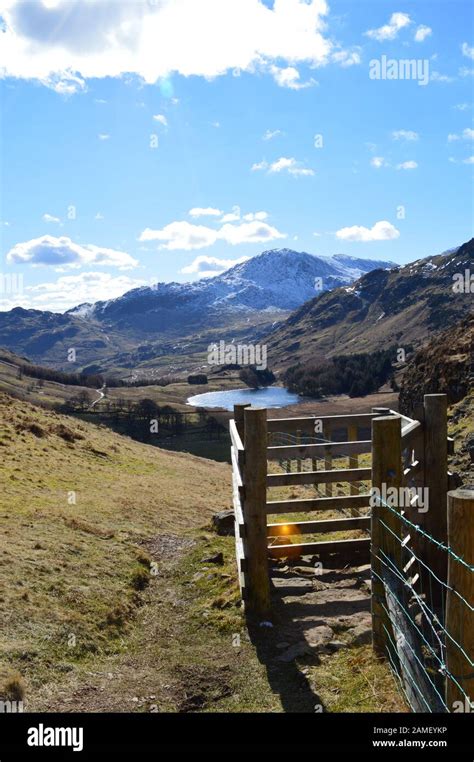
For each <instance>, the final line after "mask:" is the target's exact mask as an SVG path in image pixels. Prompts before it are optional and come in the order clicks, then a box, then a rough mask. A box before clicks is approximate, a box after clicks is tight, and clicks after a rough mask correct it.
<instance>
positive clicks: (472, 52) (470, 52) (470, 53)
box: [461, 42, 474, 61]
mask: <svg viewBox="0 0 474 762" xmlns="http://www.w3.org/2000/svg"><path fill="white" fill-rule="evenodd" d="M461 52H462V54H463V56H466V58H470V59H471V60H473V61H474V47H471V46H470V45H468V44H467V42H463V44H462V45H461Z"/></svg>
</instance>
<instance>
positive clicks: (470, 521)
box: [446, 489, 474, 712]
mask: <svg viewBox="0 0 474 762" xmlns="http://www.w3.org/2000/svg"><path fill="white" fill-rule="evenodd" d="M448 545H449V547H450V548H451V550H452V551H453V553H455V554H456V555H457V556H459V557H460V558H462V559H463V560H464V561H465V562H466V563H467V564H470V566H471V569H470V570H469V569H468V568H467V567H466V566H465V565H464V564H462V563H460V562H459V561H457V560H456V559H455V558H454V557H453V556H452V555H451V554H450V553H449V554H448V585H449V589H448V594H447V600H446V630H447V632H448V633H449V634H450V636H451V637H450V638H446V663H447V667H448V671H449V672H450V673H451V674H452V675H454V677H455V679H456V681H457V682H458V683H459V686H460V688H462V691H464V693H465V694H467V696H469V699H470V703H471V705H470V706H466V698H465V696H464V695H463V693H462V691H461V690H460V688H459V687H458V686H457V685H456V683H455V682H454V681H453V680H451V679H450V678H449V676H448V677H447V678H446V705H447V707H448V710H449V711H450V712H452V711H456V710H457V711H459V710H460V709H461V708H460V707H459V705H458V706H457V707H456V706H454V707H453V704H454V703H455V702H457V701H461V702H462V709H461V711H472V709H473V708H474V704H473V703H472V702H474V679H473V673H474V665H473V663H472V662H473V661H474V611H473V609H472V608H469V607H468V606H466V604H465V603H464V602H463V601H462V600H461V598H460V596H462V598H464V600H465V601H467V602H468V603H469V605H470V606H471V607H472V606H474V490H468V489H457V490H453V491H452V492H448ZM451 638H453V640H451ZM454 641H456V642H457V643H459V644H460V645H461V647H462V649H463V650H464V652H465V653H466V654H467V655H468V657H469V660H470V662H469V661H468V660H467V659H466V657H465V656H464V655H463V653H462V651H461V650H460V648H459V647H458V646H457V645H456V643H455V642H454Z"/></svg>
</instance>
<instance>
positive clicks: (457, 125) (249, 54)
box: [0, 0, 474, 311]
mask: <svg viewBox="0 0 474 762" xmlns="http://www.w3.org/2000/svg"><path fill="white" fill-rule="evenodd" d="M0 17H1V18H2V19H3V24H2V27H3V30H4V31H3V33H2V34H1V35H0V71H3V79H2V81H1V83H0V85H1V92H2V137H1V147H2V152H1V158H2V172H1V209H0V219H1V226H0V235H1V240H0V246H1V253H2V260H3V261H2V272H3V274H4V280H5V275H6V276H7V278H8V276H15V275H19V274H21V275H22V276H23V289H22V290H21V289H18V288H17V290H16V291H17V292H16V293H15V288H13V289H11V288H10V289H8V288H5V287H4V288H3V291H4V293H3V295H2V296H3V299H2V308H3V309H8V308H11V307H12V306H14V305H18V304H19V305H22V306H28V307H36V308H39V309H51V310H54V311H62V310H64V309H67V308H69V307H71V306H73V305H75V304H77V303H80V302H83V301H96V300H98V299H107V298H112V297H115V296H118V295H119V294H120V293H123V292H124V291H126V290H128V289H129V288H132V287H134V286H135V285H141V284H145V283H153V282H156V281H170V280H177V281H184V280H190V279H196V278H198V277H202V276H203V275H204V276H207V275H209V274H212V273H218V272H221V271H223V270H224V269H225V268H226V267H229V266H231V264H232V263H233V262H237V261H239V260H241V259H242V258H244V257H251V256H254V255H256V254H259V253H260V252H261V251H263V250H265V249H269V248H281V247H288V248H293V249H296V250H304V251H308V252H311V253H314V254H334V253H340V252H342V253H346V254H350V255H354V256H362V257H369V258H374V259H384V260H392V261H395V262H398V263H405V262H408V261H410V260H414V259H417V258H419V257H423V256H427V255H430V254H434V253H439V252H441V251H443V250H445V249H447V248H450V247H452V246H455V245H456V244H460V243H462V242H463V241H465V240H467V239H468V238H470V237H471V236H472V208H473V204H472V201H473V191H472V179H473V168H474V143H473V138H474V130H473V129H472V128H473V123H472V122H473V97H472V96H473V88H474V77H473V70H474V47H473V46H474V43H473V35H472V30H473V10H472V3H471V2H468V1H466V2H464V0H443V1H442V0H432V1H431V2H428V1H426V2H425V1H423V0H421V1H420V0H417V2H400V3H399V2H398V0H396V1H395V0H394V1H393V2H392V1H391V0H390V1H388V0H371V1H370V2H366V1H364V0H357V1H356V0H344V1H343V0H334V1H333V2H330V3H328V4H327V3H325V2H324V0H310V1H309V2H305V1H304V0H275V2H274V3H272V2H265V3H263V2H259V0H199V2H196V0H124V1H123V2H122V1H121V0H101V1H99V0H35V2H25V1H24V0H21V1H20V0H0ZM383 60H385V63H386V65H387V66H389V67H391V76H392V78H391V79H387V78H385V79H382V78H379V79H377V78H374V72H375V75H376V74H377V69H376V67H377V66H382V61H383ZM374 61H375V62H377V63H376V64H374V63H373V62H374ZM400 61H412V62H413V64H410V66H409V68H407V69H406V72H408V74H409V78H407V77H406V76H405V78H403V79H402V78H401V76H402V75H403V64H400V63H399V62H400ZM387 62H388V63H387ZM371 72H372V76H371ZM381 72H383V70H382V69H380V71H379V72H378V74H379V76H382V75H381ZM426 73H429V81H427V80H426V77H425V78H424V75H425V74H426ZM397 77H398V78H397ZM5 282H6V281H5ZM11 282H13V283H15V278H14V277H12V281H11ZM8 291H10V293H8Z"/></svg>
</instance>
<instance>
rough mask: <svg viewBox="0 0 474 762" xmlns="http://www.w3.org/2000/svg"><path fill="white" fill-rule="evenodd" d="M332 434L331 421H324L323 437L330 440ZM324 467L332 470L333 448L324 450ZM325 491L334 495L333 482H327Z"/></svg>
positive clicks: (328, 494)
mask: <svg viewBox="0 0 474 762" xmlns="http://www.w3.org/2000/svg"><path fill="white" fill-rule="evenodd" d="M331 435H332V432H331V424H330V423H329V421H324V424H323V438H324V439H328V440H330V439H331ZM324 469H325V471H332V454H331V450H330V449H329V448H328V449H327V450H325V451H324ZM325 493H326V497H331V496H332V494H333V489H332V482H326V484H325Z"/></svg>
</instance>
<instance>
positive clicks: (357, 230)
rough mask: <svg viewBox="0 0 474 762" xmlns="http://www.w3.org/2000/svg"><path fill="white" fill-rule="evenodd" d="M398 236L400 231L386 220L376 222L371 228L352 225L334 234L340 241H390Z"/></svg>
mask: <svg viewBox="0 0 474 762" xmlns="http://www.w3.org/2000/svg"><path fill="white" fill-rule="evenodd" d="M399 236H400V231H399V230H397V228H396V227H394V226H393V225H392V223H391V222H387V220H381V221H380V222H376V223H375V225H373V226H372V227H371V228H366V227H364V226H363V225H353V226H352V227H348V228H341V229H340V230H338V231H337V232H336V237H337V238H339V239H340V240H341V241H364V242H367V241H392V240H393V239H395V238H398V237H399Z"/></svg>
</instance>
